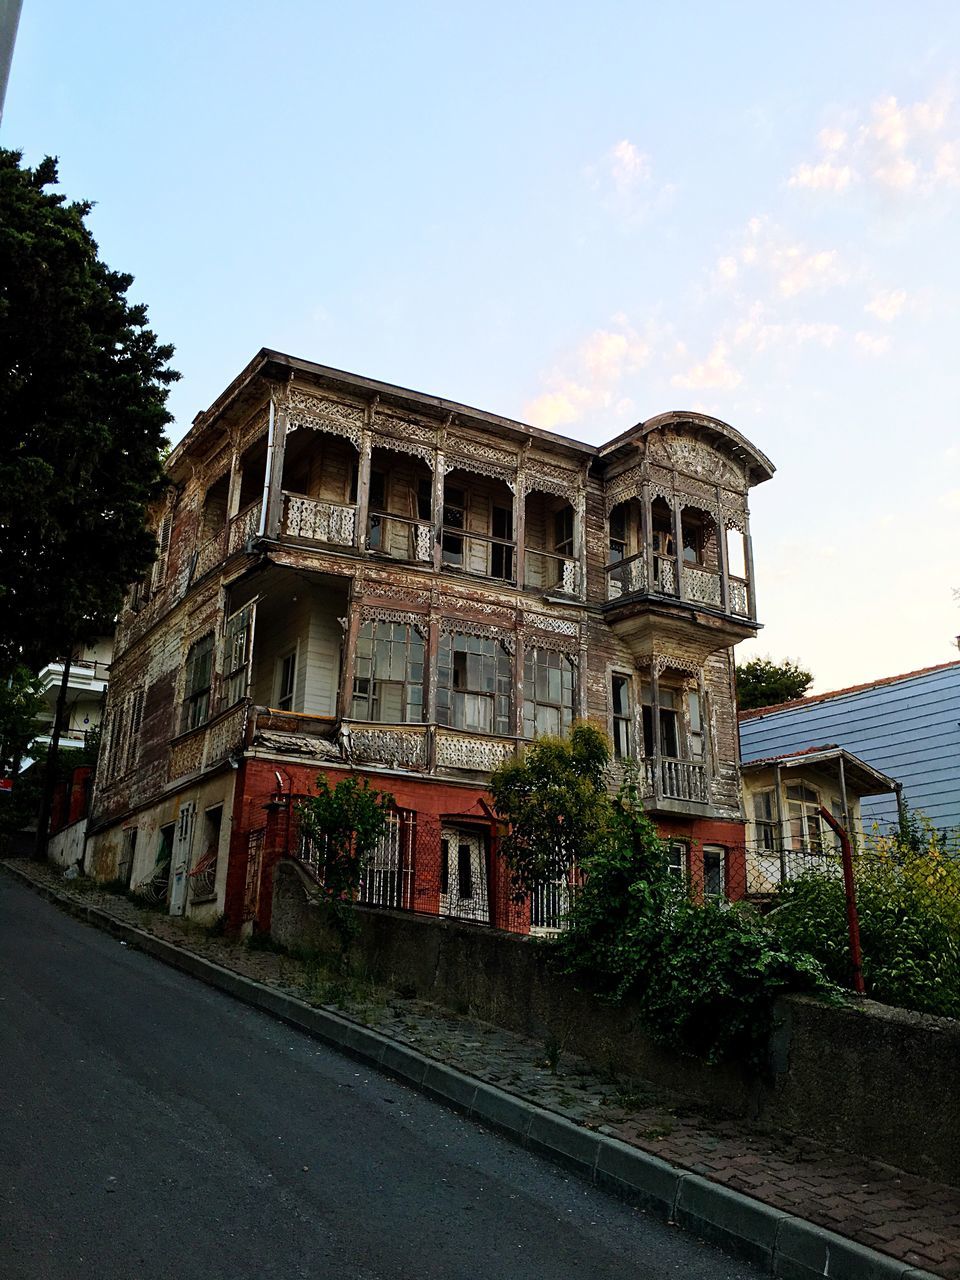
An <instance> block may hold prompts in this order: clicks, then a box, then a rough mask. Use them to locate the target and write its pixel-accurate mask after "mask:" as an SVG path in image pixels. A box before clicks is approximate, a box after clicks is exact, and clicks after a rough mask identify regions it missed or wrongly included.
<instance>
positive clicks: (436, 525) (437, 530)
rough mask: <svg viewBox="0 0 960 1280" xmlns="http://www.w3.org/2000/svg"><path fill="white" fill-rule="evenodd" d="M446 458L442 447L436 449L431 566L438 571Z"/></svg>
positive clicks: (441, 547) (440, 551)
mask: <svg viewBox="0 0 960 1280" xmlns="http://www.w3.org/2000/svg"><path fill="white" fill-rule="evenodd" d="M445 466H446V460H445V458H444V453H443V450H442V449H438V450H437V451H436V453H435V454H434V459H433V499H432V501H433V506H432V509H431V513H430V514H431V516H432V518H433V567H434V569H435V570H436V571H437V572H438V573H439V572H440V564H441V560H442V555H443V488H444V478H445V476H444V467H445Z"/></svg>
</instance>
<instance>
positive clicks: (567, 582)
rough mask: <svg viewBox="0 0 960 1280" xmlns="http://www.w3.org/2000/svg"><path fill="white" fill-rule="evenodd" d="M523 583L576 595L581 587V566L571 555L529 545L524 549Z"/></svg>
mask: <svg viewBox="0 0 960 1280" xmlns="http://www.w3.org/2000/svg"><path fill="white" fill-rule="evenodd" d="M523 585H524V586H525V587H535V588H539V589H540V590H541V591H556V592H560V593H561V594H563V595H567V596H575V595H577V593H578V592H579V589H580V566H579V564H578V563H577V562H576V560H572V559H571V558H570V556H562V555H557V554H556V552H553V551H538V550H537V549H536V548H535V547H527V548H526V549H525V551H524V566H523Z"/></svg>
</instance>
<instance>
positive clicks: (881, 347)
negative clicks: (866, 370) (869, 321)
mask: <svg viewBox="0 0 960 1280" xmlns="http://www.w3.org/2000/svg"><path fill="white" fill-rule="evenodd" d="M853 340H854V342H855V343H856V344H857V346H858V347H859V348H860V350H861V351H862V352H863V353H864V355H868V356H882V355H886V353H887V352H888V351H889V350H890V337H889V334H886V333H881V334H875V333H867V331H866V330H865V329H861V330H860V331H859V333H855V334H854V335H853Z"/></svg>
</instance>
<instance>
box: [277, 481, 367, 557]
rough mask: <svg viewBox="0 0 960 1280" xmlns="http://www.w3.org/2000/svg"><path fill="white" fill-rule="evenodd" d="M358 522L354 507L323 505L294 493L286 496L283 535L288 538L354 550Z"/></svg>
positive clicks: (314, 499) (340, 504)
mask: <svg viewBox="0 0 960 1280" xmlns="http://www.w3.org/2000/svg"><path fill="white" fill-rule="evenodd" d="M356 521H357V512H356V508H355V507H353V506H346V505H344V504H343V503H339V502H321V501H319V499H317V498H304V497H301V496H300V495H299V494H295V493H285V494H284V495H283V532H284V533H285V534H286V535H287V536H288V537H291V538H306V539H308V540H309V541H310V542H327V543H330V544H332V545H333V546H336V547H351V546H353V540H354V532H355V529H356Z"/></svg>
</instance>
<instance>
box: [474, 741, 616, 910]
mask: <svg viewBox="0 0 960 1280" xmlns="http://www.w3.org/2000/svg"><path fill="white" fill-rule="evenodd" d="M609 759H610V748H609V746H608V744H607V740H606V738H605V737H604V736H603V734H602V733H601V732H600V731H599V730H598V729H595V728H594V727H593V726H592V725H589V724H576V725H574V726H573V729H572V730H571V732H570V736H569V737H568V738H565V739H561V738H538V739H537V741H536V742H535V743H534V744H533V746H531V747H528V748H527V750H526V751H525V752H524V754H523V756H522V757H521V758H520V759H519V760H512V761H507V762H506V763H504V764H502V765H501V766H500V768H499V769H497V770H496V771H495V772H494V774H493V777H492V778H491V780H490V792H491V794H492V796H493V803H494V807H495V809H496V811H497V814H498V815H499V816H500V817H501V818H503V820H504V821H505V822H508V823H509V824H510V828H509V831H508V832H507V834H506V835H505V836H504V837H503V839H502V840H501V842H500V852H501V854H502V855H503V857H504V858H505V859H506V862H507V865H508V866H509V867H510V872H511V876H512V880H513V887H514V892H515V895H516V897H517V898H518V899H523V898H524V897H526V895H527V894H528V893H530V892H531V891H532V890H533V889H534V888H535V887H536V886H537V885H538V884H541V883H543V882H544V881H552V880H557V879H560V878H561V877H562V876H563V875H564V874H565V872H566V871H567V870H569V868H570V867H571V866H572V865H573V863H574V861H582V860H583V859H584V858H586V857H589V855H590V853H591V852H592V851H593V850H594V849H595V847H596V845H597V842H598V841H599V840H601V839H603V838H605V834H606V832H607V830H608V828H609V826H610V823H611V821H612V810H611V802H610V799H609V797H608V796H607V793H606V791H605V790H604V786H603V774H604V770H605V769H606V767H607V763H608V762H609Z"/></svg>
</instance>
